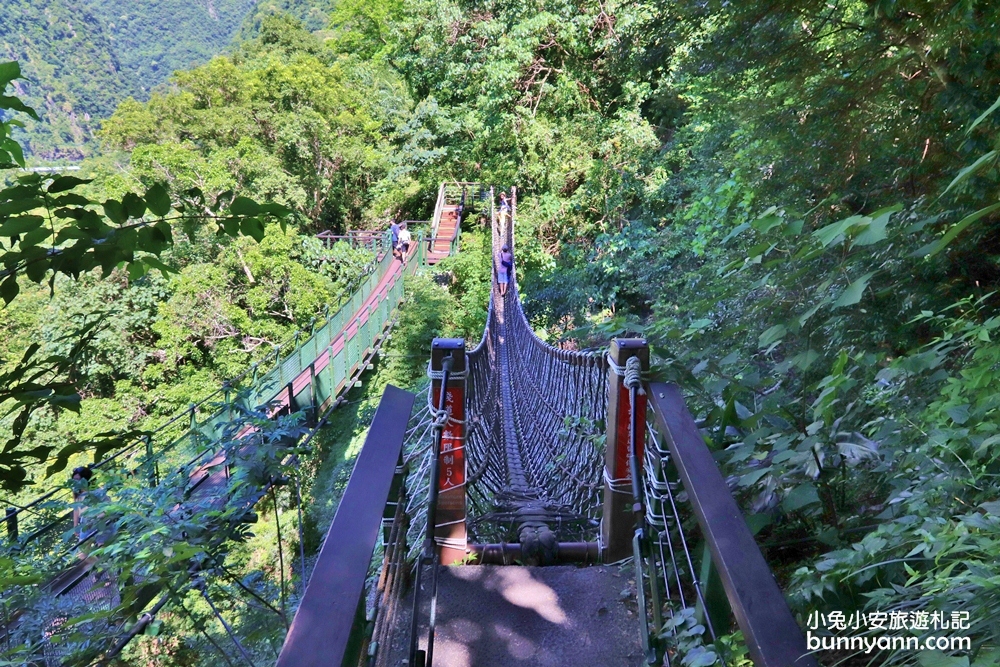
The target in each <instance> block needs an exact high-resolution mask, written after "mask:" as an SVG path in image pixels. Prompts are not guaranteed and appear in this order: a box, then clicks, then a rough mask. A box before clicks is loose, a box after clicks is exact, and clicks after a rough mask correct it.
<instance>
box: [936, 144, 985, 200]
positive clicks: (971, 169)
mask: <svg viewBox="0 0 1000 667" xmlns="http://www.w3.org/2000/svg"><path fill="white" fill-rule="evenodd" d="M996 157H997V152H996V151H990V152H988V153H986V154H985V155H983V156H982V157H980V158H979V159H978V160H976V161H975V162H973V163H972V164H970V165H969V166H968V167H965V168H963V169H961V170H960V171H959V172H958V176H956V177H955V178H954V179H953V180H952V181H951V183H949V184H948V187H946V188H945V189H944V192H942V193H941V196H942V197H943V196H944V195H946V194H948V191H949V190H951V189H952V188H953V187H955V186H956V185H958V184H959V183H961V182H962V181H964V180H966V179H967V178H969V176H972V175H973V174H974V173H976V172H977V171H979V170H980V169H982V168H983V166H985V165H986V164H987V163H989V162H992V161H994V160H995V159H996Z"/></svg>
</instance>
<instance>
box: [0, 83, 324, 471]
mask: <svg viewBox="0 0 1000 667" xmlns="http://www.w3.org/2000/svg"><path fill="white" fill-rule="evenodd" d="M19 73H20V70H19V68H18V67H17V66H16V65H15V64H13V63H7V64H3V65H0V76H2V77H3V84H4V86H5V87H6V86H7V85H9V84H10V83H11V82H12V81H14V80H16V79H17V77H18V76H19ZM0 103H2V104H3V107H4V108H5V109H8V110H13V111H22V112H25V113H27V114H28V115H33V113H34V112H33V111H31V109H29V108H27V107H25V106H24V104H23V103H22V102H20V101H19V100H18V99H17V98H16V97H6V96H4V97H0ZM13 122H14V121H2V120H0V127H2V128H3V130H2V131H0V136H4V137H9V129H10V127H11V126H12V123H13ZM4 146H5V148H4V150H5V151H6V154H7V155H8V156H9V158H10V159H11V160H13V161H14V162H13V163H11V162H8V163H7V164H5V165H2V168H4V169H10V168H12V167H15V166H17V163H18V162H19V163H21V164H23V158H22V157H21V156H20V154H19V153H18V151H17V150H16V149H15V148H14V146H16V144H14V143H13V142H12V141H11V140H9V139H7V140H6V142H5V143H4ZM87 183H88V181H86V180H82V179H79V178H76V177H73V176H59V177H55V178H52V177H46V176H43V175H41V174H28V175H25V176H18V177H16V178H15V179H14V180H13V184H11V185H9V186H8V187H6V188H4V189H3V190H0V239H2V240H0V265H2V266H3V269H2V270H0V281H2V282H0V296H2V297H3V300H4V303H5V304H6V305H9V304H10V303H11V302H12V301H14V300H15V299H16V298H17V296H18V294H19V293H20V291H21V286H22V285H24V284H26V283H28V284H30V283H35V284H39V283H42V282H43V281H47V282H48V285H49V289H50V291H52V290H54V288H55V285H56V281H57V278H58V277H60V276H65V277H69V278H73V279H76V278H78V277H79V276H80V275H81V274H86V273H89V272H91V271H93V270H94V269H97V268H100V269H101V272H102V273H103V274H104V275H108V274H110V273H111V272H112V270H113V269H116V268H122V269H124V270H125V271H126V273H127V275H128V278H129V279H130V280H132V281H135V280H139V279H141V278H142V277H143V276H144V275H145V274H146V273H147V272H148V270H149V269H150V268H155V269H158V270H161V271H169V270H170V268H169V267H168V266H167V265H166V264H164V263H163V262H162V261H161V260H160V259H159V257H160V255H161V254H162V253H164V252H165V251H166V250H167V249H168V248H169V247H170V246H171V245H172V243H173V238H174V230H175V229H177V230H178V231H182V232H184V233H185V234H186V235H187V236H188V238H189V239H190V238H193V237H194V236H195V235H196V233H197V231H198V229H199V227H200V226H203V225H205V224H206V223H208V222H209V221H211V222H212V223H214V225H215V227H216V229H215V232H216V234H217V235H226V234H228V235H232V236H236V235H238V234H240V233H245V234H248V235H250V236H253V237H255V238H257V237H258V236H260V237H261V238H262V236H263V232H264V221H265V220H267V219H269V218H272V217H274V218H278V219H280V220H281V221H282V225H283V224H284V216H285V215H286V214H287V211H286V209H284V208H283V207H281V206H278V205H275V204H264V205H260V204H257V203H256V202H252V201H251V200H248V199H245V198H239V197H237V198H236V199H233V198H232V194H231V193H230V194H228V195H225V196H220V197H219V198H217V199H216V200H215V201H214V202H213V203H211V204H209V203H207V202H206V201H205V197H204V195H203V194H202V193H201V191H200V190H197V189H193V190H189V191H187V192H185V193H184V194H183V195H182V197H181V198H180V199H179V201H176V202H174V201H172V199H171V197H170V195H169V193H168V192H167V190H166V188H165V187H164V186H163V185H161V184H158V183H154V184H151V185H150V186H149V187H148V188H147V189H146V191H145V194H144V195H142V196H140V195H137V194H135V193H132V192H129V193H127V194H125V195H124V196H123V197H121V198H117V199H106V200H104V201H103V203H99V202H98V201H95V200H92V199H90V198H88V197H86V196H84V195H83V194H81V193H80V186H83V185H86V184H87ZM98 207H100V208H98ZM147 213H148V215H147ZM303 270H304V269H303ZM102 319H103V318H102V317H101V315H100V314H99V313H98V312H95V311H89V312H85V313H82V314H81V315H80V317H79V318H76V322H75V325H74V327H73V328H71V329H70V330H69V331H64V332H62V333H61V334H60V335H58V336H55V337H54V343H55V345H54V346H52V347H53V349H52V352H51V353H50V354H49V355H48V356H47V357H45V358H41V355H38V352H39V350H40V349H41V345H40V344H38V343H37V342H36V343H33V344H32V345H30V346H29V347H28V348H27V350H25V351H24V353H23V356H21V358H20V361H19V362H16V363H14V364H12V365H9V364H8V363H4V364H3V367H0V368H3V370H2V372H3V376H2V378H0V379H2V380H3V381H2V382H0V406H2V409H3V411H4V413H3V418H4V419H5V420H9V421H10V424H11V436H10V438H9V439H8V440H7V441H6V442H5V443H4V446H3V453H2V454H0V485H2V486H3V487H4V488H7V489H12V490H17V489H19V488H21V487H22V486H23V485H24V484H25V483H26V480H27V477H28V474H27V468H26V466H27V461H28V460H31V459H34V460H38V461H45V460H46V459H47V458H48V457H49V455H50V453H51V452H53V450H55V449H58V447H55V446H52V445H42V444H38V443H36V444H35V445H34V446H29V447H27V448H23V447H21V445H22V442H23V438H24V435H25V429H26V428H27V427H28V424H29V420H30V418H31V416H32V414H33V413H35V412H36V411H37V410H39V409H41V408H43V407H45V408H48V409H51V410H56V411H59V410H61V409H64V408H69V409H71V410H75V411H79V405H80V395H79V393H78V391H77V386H78V384H79V379H78V375H77V377H74V375H75V374H77V373H78V372H79V368H80V366H81V365H83V363H84V359H83V357H84V356H86V355H87V352H88V349H89V347H90V346H91V343H92V342H93V341H94V339H95V337H98V336H100V334H101V332H102V327H101V321H102ZM71 321H72V319H71ZM36 355H37V356H36ZM3 361H4V362H6V360H3ZM118 441H119V440H116V438H115V437H114V436H112V437H108V436H106V435H105V436H98V437H97V438H96V439H95V440H93V441H91V443H90V446H91V447H92V448H94V449H95V455H96V456H100V455H101V453H102V452H104V451H107V449H109V448H110V447H111V446H113V445H114V444H115V442H118ZM68 447H71V448H72V449H69V450H68V451H73V452H76V451H80V449H81V445H80V443H79V442H76V443H73V444H72V445H69V446H68ZM83 448H85V447H83ZM67 458H68V456H66V455H63V456H60V457H59V459H58V461H59V465H56V466H55V467H52V466H50V467H49V474H51V473H52V472H58V470H60V469H61V466H65V464H66V462H67Z"/></svg>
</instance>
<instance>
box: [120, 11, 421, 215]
mask: <svg viewBox="0 0 1000 667" xmlns="http://www.w3.org/2000/svg"><path fill="white" fill-rule="evenodd" d="M173 83H174V85H175V87H174V89H173V90H171V91H169V92H164V93H154V94H153V96H152V98H151V99H150V101H149V102H148V103H146V104H138V103H136V102H132V101H129V102H127V103H125V104H123V105H122V106H121V107H120V108H119V109H118V111H116V113H115V115H114V116H112V118H111V119H110V120H109V121H108V123H107V124H106V125H105V129H104V130H103V131H102V135H101V136H102V138H103V139H104V141H105V143H106V145H107V146H108V147H109V148H113V149H119V150H127V151H130V152H131V155H130V157H129V159H128V167H127V172H126V173H127V177H126V184H128V185H129V186H131V187H133V188H134V185H133V183H135V182H138V183H142V184H147V183H149V182H152V181H166V182H167V183H169V184H170V185H171V187H172V189H173V190H174V191H183V190H185V189H187V188H190V187H195V186H197V187H200V188H201V189H202V190H203V191H205V192H206V193H210V194H213V195H215V194H218V193H220V192H223V191H226V190H230V189H234V188H235V189H241V190H249V191H253V192H255V193H256V194H257V195H258V196H260V197H264V198H266V199H269V200H273V201H277V202H279V203H282V204H284V205H286V206H288V207H290V208H292V209H294V210H296V211H297V212H299V213H300V214H301V215H302V216H304V217H305V218H307V219H308V220H310V221H311V222H312V223H313V225H314V226H315V227H316V228H319V229H344V228H345V227H350V226H355V225H357V223H359V222H360V221H361V219H362V217H363V216H364V215H365V210H366V204H367V203H368V195H367V188H368V186H370V185H371V184H372V183H373V181H374V180H376V179H377V178H378V177H379V176H380V175H381V174H384V172H385V169H386V158H385V146H384V138H383V136H382V128H383V125H385V124H386V123H387V122H388V121H389V120H390V114H392V113H393V112H394V110H395V108H398V107H400V106H401V105H402V102H401V101H400V99H399V98H400V96H401V91H399V90H398V89H397V88H398V86H396V84H395V83H394V81H393V78H392V77H391V76H390V75H388V74H387V73H386V72H383V71H380V70H374V69H372V68H371V67H370V66H367V65H360V64H356V63H353V62H351V61H345V60H338V59H336V58H334V57H333V54H332V53H331V52H329V51H328V50H326V49H325V48H324V46H323V44H322V43H321V42H320V41H319V40H318V39H317V38H316V37H314V36H313V35H312V34H311V33H309V32H307V31H306V30H304V29H303V28H302V27H301V25H299V24H298V23H296V22H294V21H292V20H290V19H288V18H286V17H280V16H270V17H266V18H265V19H264V20H263V22H262V24H261V27H260V32H259V35H258V36H257V37H256V38H255V39H254V40H253V41H251V42H248V43H245V44H243V45H242V46H241V47H240V49H239V50H238V51H237V52H236V53H235V54H234V55H233V56H232V57H218V58H215V59H214V60H212V61H211V62H210V63H208V64H207V65H204V66H202V67H199V68H196V69H194V70H191V71H188V72H181V73H178V74H177V75H176V76H175V77H174V79H173ZM373 92H374V93H375V94H373ZM386 102H388V104H386ZM120 168H121V165H108V167H107V170H108V171H106V172H105V173H106V174H107V175H106V176H105V180H107V181H108V182H109V184H111V185H112V186H113V183H114V180H115V179H120V178H121V177H120V176H119V175H118V172H119V171H120Z"/></svg>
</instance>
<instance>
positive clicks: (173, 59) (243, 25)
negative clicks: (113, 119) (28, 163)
mask: <svg viewBox="0 0 1000 667" xmlns="http://www.w3.org/2000/svg"><path fill="white" fill-rule="evenodd" d="M324 9H329V6H328V5H327V4H325V3H322V2H316V3H313V2H303V1H302V0H281V1H275V0H271V1H264V2H258V1H257V0H199V1H198V2H189V1H187V0H123V1H122V2H104V1H102V0H82V1H80V2H70V1H68V0H2V1H0V16H2V17H3V20H2V21H0V56H2V57H3V58H5V59H7V60H16V61H19V62H20V64H21V68H22V71H23V72H24V75H25V78H24V80H22V81H18V82H17V83H16V84H15V91H16V92H17V93H18V95H19V96H20V97H21V98H22V99H23V100H24V101H25V102H27V103H28V104H30V105H31V106H33V107H34V108H36V109H37V110H38V111H39V112H41V114H42V118H41V120H39V121H34V120H31V119H29V120H28V121H27V127H26V130H25V132H24V133H20V134H18V135H17V136H18V137H19V138H20V139H22V140H23V141H25V144H26V146H25V147H26V148H27V152H28V153H29V154H30V155H32V156H34V157H35V158H36V159H38V160H42V161H48V162H66V161H70V162H75V161H79V160H80V159H81V158H83V157H85V156H87V155H92V154H93V153H94V149H95V146H96V143H97V142H96V140H95V137H94V134H95V132H96V131H97V130H98V128H99V127H100V124H101V121H102V120H104V119H105V118H107V117H108V116H109V115H111V112H112V111H114V109H115V107H116V106H118V104H119V103H120V102H121V101H122V100H124V99H126V98H127V97H132V98H135V99H138V100H145V99H147V98H148V97H149V94H150V91H151V90H152V89H154V88H155V87H157V86H159V85H160V84H163V83H164V82H166V80H167V79H168V78H169V77H170V75H171V74H173V73H174V72H176V71H178V70H184V69H190V68H191V67H194V66H196V65H200V64H202V63H204V62H207V61H208V60H209V59H210V58H212V56H214V55H216V54H218V53H221V52H222V51H224V50H226V49H227V48H228V47H229V46H230V43H231V42H232V39H233V37H234V36H235V35H236V34H237V33H239V34H240V35H242V37H243V38H249V37H252V36H253V35H254V34H255V31H256V30H257V29H259V27H260V21H261V18H262V17H263V16H266V15H269V14H273V13H275V12H279V11H280V12H286V13H289V14H291V15H293V16H296V17H298V18H301V19H302V20H304V21H306V23H307V25H308V26H309V28H310V29H313V30H318V29H321V28H324V27H325V26H326V20H325V18H324V16H325V14H324Z"/></svg>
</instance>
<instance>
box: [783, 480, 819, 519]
mask: <svg viewBox="0 0 1000 667" xmlns="http://www.w3.org/2000/svg"><path fill="white" fill-rule="evenodd" d="M818 502H819V493H818V492H817V491H816V487H815V485H813V484H812V482H805V483H804V484H799V485H798V486H796V487H795V488H794V489H792V490H791V491H789V492H788V495H787V496H785V499H784V500H782V501H781V507H782V508H783V509H784V510H785V511H786V512H794V511H796V510H800V509H802V508H803V507H807V506H808V505H814V504H816V503H818Z"/></svg>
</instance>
